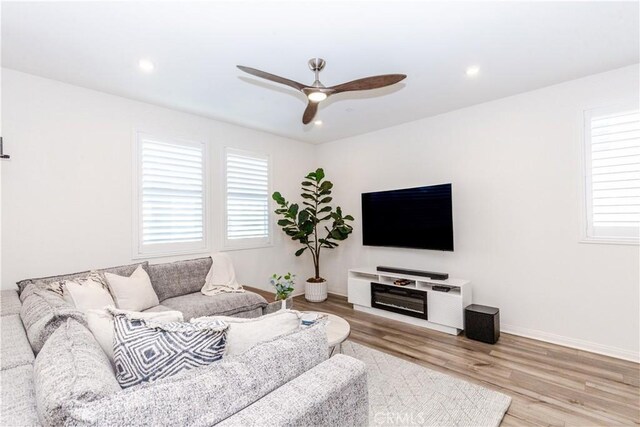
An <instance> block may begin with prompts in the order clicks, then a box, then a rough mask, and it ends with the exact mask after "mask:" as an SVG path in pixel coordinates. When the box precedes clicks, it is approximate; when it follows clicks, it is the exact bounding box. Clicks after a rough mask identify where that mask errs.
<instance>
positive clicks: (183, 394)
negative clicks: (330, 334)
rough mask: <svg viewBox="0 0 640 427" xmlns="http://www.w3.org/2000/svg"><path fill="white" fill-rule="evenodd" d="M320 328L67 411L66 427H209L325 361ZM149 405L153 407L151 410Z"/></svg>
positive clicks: (322, 327)
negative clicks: (128, 426) (94, 426)
mask: <svg viewBox="0 0 640 427" xmlns="http://www.w3.org/2000/svg"><path fill="white" fill-rule="evenodd" d="M328 353H329V351H328V344H327V335H326V332H325V329H324V325H317V326H314V327H311V328H308V329H304V330H302V331H300V332H295V333H293V334H291V335H287V336H283V337H281V338H279V339H277V340H274V341H270V342H266V343H262V344H259V345H257V346H255V347H254V348H252V349H251V350H249V351H247V352H246V353H243V354H241V355H239V356H234V357H229V358H225V359H223V360H222V361H221V362H218V363H214V364H212V365H209V366H206V367H203V368H199V369H193V370H191V371H187V372H185V373H183V374H182V375H179V376H175V377H171V378H165V379H161V380H158V381H156V382H154V383H149V384H143V385H140V386H138V387H133V388H129V389H126V390H123V391H122V392H120V393H117V394H113V395H111V396H109V397H106V398H103V399H100V400H96V401H93V402H87V403H83V404H82V405H73V406H70V408H69V409H70V411H69V412H70V414H72V416H73V419H67V421H68V423H69V424H82V425H84V424H89V425H122V426H125V425H150V426H151V425H152V426H181V425H193V426H195V425H198V426H211V425H214V424H217V423H219V422H220V421H222V420H224V419H226V418H228V417H229V416H231V415H232V414H234V413H236V412H238V411H240V410H242V409H243V408H246V407H247V406H249V405H251V404H252V403H254V402H256V401H257V400H259V399H261V398H262V397H264V396H266V395H267V394H269V393H271V392H272V391H273V390H275V389H277V388H278V387H280V386H282V385H283V384H286V383H288V382H289V381H291V380H293V379H294V378H296V377H298V376H299V375H301V374H302V373H304V372H306V371H308V370H309V369H311V368H313V367H315V366H316V365H318V364H319V363H321V362H323V361H324V360H326V359H327V358H328ZM149 402H155V403H154V404H150V403H149Z"/></svg>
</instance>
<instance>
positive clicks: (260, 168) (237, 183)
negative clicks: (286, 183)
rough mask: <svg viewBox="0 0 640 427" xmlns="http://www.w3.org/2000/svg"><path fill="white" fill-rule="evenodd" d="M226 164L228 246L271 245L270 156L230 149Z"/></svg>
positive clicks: (227, 153) (227, 152) (227, 151)
mask: <svg viewBox="0 0 640 427" xmlns="http://www.w3.org/2000/svg"><path fill="white" fill-rule="evenodd" d="M225 167H226V246H228V247H234V246H241V247H242V246H248V245H261V244H268V243H269V238H270V226H269V157H268V156H266V155H261V154H258V153H251V152H246V151H240V150H234V149H230V148H228V149H227V150H226V156H225Z"/></svg>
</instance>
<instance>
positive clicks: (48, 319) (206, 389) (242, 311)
mask: <svg viewBox="0 0 640 427" xmlns="http://www.w3.org/2000/svg"><path fill="white" fill-rule="evenodd" d="M137 266H138V265H132V266H122V267H115V268H112V269H106V271H110V272H114V273H115V274H121V275H127V274H130V273H131V272H133V270H135V268H137ZM210 266H211V259H210V258H202V259H198V260H190V261H181V262H177V263H169V264H157V265H148V264H146V263H143V268H145V269H146V270H147V272H148V273H149V276H150V278H151V280H152V284H153V286H154V289H155V290H156V293H157V294H158V297H159V299H160V301H161V304H160V305H159V306H157V307H154V308H152V309H151V310H155V311H158V310H180V311H182V312H183V313H184V317H185V320H187V319H189V318H191V317H196V316H201V315H216V314H220V315H227V316H229V315H232V316H242V317H255V316H259V315H261V314H263V313H266V312H268V311H273V310H275V309H276V308H279V307H280V303H278V304H277V305H271V306H270V305H268V304H267V302H266V300H264V298H262V297H260V296H259V295H256V294H253V293H250V292H245V293H236V294H223V295H217V296H214V297H210V296H204V295H202V294H200V292H199V291H200V288H201V287H202V285H203V284H204V277H205V276H206V274H207V272H208V270H209V268H210ZM82 274H84V273H74V274H73V275H65V276H56V277H47V278H38V279H28V280H23V281H21V282H20V283H18V291H2V293H1V296H0V314H1V317H0V319H1V320H0V335H1V341H0V344H1V352H0V361H1V371H0V381H1V387H2V401H1V407H0V425H2V426H27V425H28V426H32V425H46V426H57V425H93V426H102V425H109V426H119V425H123V426H125V425H126V426H138V425H139V426H142V425H148V426H163V425H167V426H169V425H171V426H175V425H185V426H186V425H193V426H210V425H216V424H221V425H227V426H235V425H238V426H240V425H242V426H244V425H256V426H258V425H259V426H265V425H309V426H311V425H313V426H320V425H341V426H342V425H344V426H347V425H365V424H366V423H367V419H368V401H367V385H366V375H365V369H364V364H363V363H362V362H360V361H358V360H356V359H353V358H350V357H347V356H343V355H337V356H334V357H332V358H328V344H327V340H326V334H325V332H324V330H323V326H322V325H319V326H317V327H313V328H309V329H306V330H302V331H297V332H295V333H292V334H289V335H286V336H282V337H280V338H277V339H276V340H273V341H270V342H265V343H261V344H258V345H256V346H254V347H253V348H251V349H249V350H248V351H246V352H245V353H242V354H240V355H236V356H228V357H225V358H224V359H223V360H222V361H219V362H216V363H214V364H212V365H209V366H207V367H203V368H197V369H192V370H190V371H185V372H183V373H181V374H179V375H177V376H174V377H170V378H165V379H162V380H158V381H155V382H152V383H147V384H143V385H140V386H135V387H131V388H128V389H124V390H123V389H121V388H120V386H119V384H118V382H117V381H116V380H115V375H114V372H113V368H112V365H111V363H110V362H109V360H108V358H107V357H106V355H105V354H104V352H103V351H102V349H101V348H100V346H99V344H98V343H97V341H96V340H95V338H94V337H93V335H92V334H91V332H90V331H89V330H88V329H87V327H86V320H85V318H84V315H83V313H81V312H78V311H77V310H75V308H74V307H72V306H70V305H69V304H67V303H66V302H65V301H64V300H63V299H62V298H61V297H60V296H59V295H57V294H56V293H54V292H52V291H50V290H48V289H47V284H48V283H52V282H55V281H57V280H62V279H64V278H67V277H78V276H80V275H82ZM18 292H20V294H18ZM18 295H19V296H18ZM213 300H216V301H213Z"/></svg>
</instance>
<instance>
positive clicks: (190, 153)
mask: <svg viewBox="0 0 640 427" xmlns="http://www.w3.org/2000/svg"><path fill="white" fill-rule="evenodd" d="M137 161H138V185H139V187H138V204H139V206H138V245H139V246H138V254H139V255H149V254H157V255H166V254H170V253H189V252H197V251H200V250H203V249H205V247H206V220H205V218H206V215H205V206H206V204H205V199H206V194H205V187H206V185H205V177H206V173H205V172H206V168H205V166H206V165H205V161H206V155H205V146H204V144H201V143H195V142H189V141H179V140H172V139H166V138H155V137H153V136H150V135H147V134H138V159H137Z"/></svg>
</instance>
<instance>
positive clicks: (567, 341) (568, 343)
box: [500, 324, 640, 363]
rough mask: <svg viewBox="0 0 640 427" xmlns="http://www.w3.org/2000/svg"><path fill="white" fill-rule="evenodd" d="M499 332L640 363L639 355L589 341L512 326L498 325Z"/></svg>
mask: <svg viewBox="0 0 640 427" xmlns="http://www.w3.org/2000/svg"><path fill="white" fill-rule="evenodd" d="M500 331H501V332H505V333H508V334H512V335H518V336H521V337H525V338H532V339H535V340H539V341H545V342H548V343H552V344H558V345H562V346H565V347H571V348H575V349H578V350H584V351H589V352H591V353H598V354H602V355H605V356H611V357H615V358H616V359H624V360H629V361H631V362H636V363H639V362H640V354H639V353H635V352H633V351H630V350H625V349H622V348H617V347H611V346H607V345H602V344H597V343H594V342H591V341H584V340H580V339H576V338H569V337H565V336H562V335H556V334H551V333H549V332H543V331H538V330H535V329H528V328H522V327H520V326H513V325H505V324H502V325H500Z"/></svg>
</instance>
